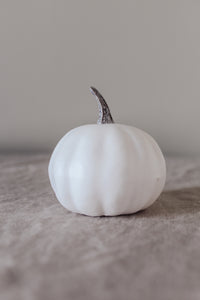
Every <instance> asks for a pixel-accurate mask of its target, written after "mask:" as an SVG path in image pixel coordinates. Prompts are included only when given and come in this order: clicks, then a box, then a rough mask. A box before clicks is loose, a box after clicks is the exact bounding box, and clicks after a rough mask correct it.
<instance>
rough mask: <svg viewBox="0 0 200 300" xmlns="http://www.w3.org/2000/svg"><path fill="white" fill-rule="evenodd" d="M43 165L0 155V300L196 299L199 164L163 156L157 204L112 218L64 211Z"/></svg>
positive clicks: (36, 158) (41, 158)
mask: <svg viewBox="0 0 200 300" xmlns="http://www.w3.org/2000/svg"><path fill="white" fill-rule="evenodd" d="M48 160H49V154H26V155H24V154H7V155H3V154H2V155H0V223H1V224H0V299H2V300H11V299H13V300H34V299H37V300H46V299H48V300H55V299H58V300H62V299H65V300H71V299H75V300H90V299H92V300H93V299H95V300H107V299H108V300H111V299H113V300H118V299H123V300H126V299H134V300H145V299H148V300H157V299H158V300H171V299H176V300H179V299H180V300H197V299H198V300H199V299H200V159H194V158H193V159H192V158H190V159H189V158H187V159H186V158H178V157H177V158H175V157H171V158H170V157H168V158H167V159H166V161H167V182H166V186H165V190H164V192H163V193H162V194H161V196H160V197H159V199H158V200H157V201H156V202H155V203H154V204H153V205H152V206H151V207H150V208H148V209H146V210H145V211H142V212H139V213H137V214H132V215H126V216H118V217H86V216H83V215H79V214H75V213H71V212H68V211H67V210H66V209H64V208H63V207H62V206H61V205H60V204H59V203H58V201H57V200H56V198H55V196H54V194H53V192H52V190H51V187H50V184H49V179H48V174H47V166H48Z"/></svg>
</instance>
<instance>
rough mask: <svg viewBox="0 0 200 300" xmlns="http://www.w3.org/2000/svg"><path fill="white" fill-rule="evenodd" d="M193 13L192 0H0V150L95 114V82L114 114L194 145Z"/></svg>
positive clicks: (49, 137) (181, 144) (198, 49)
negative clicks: (92, 91)
mask: <svg viewBox="0 0 200 300" xmlns="http://www.w3.org/2000/svg"><path fill="white" fill-rule="evenodd" d="M199 16H200V1H198V0H187V1H186V0H185V1H184V0H180V1H179V0H167V1H166V0H165V1H162V0H151V1H149V0H143V1H141V0H137V1H136V0H135V1H134V0H130V1H127V0H124V1H122V0H121V1H117V0H113V1H111V0H101V1H95V0H84V1H74V0H71V1H70V0H67V1H64V0H54V1H51V0H34V1H30V0H17V1H16V0H0V150H4V151H6V150H11V151H12V150H15V149H17V150H31V149H33V150H37V149H44V150H45V149H52V148H53V147H54V145H55V143H56V142H57V141H58V140H59V139H60V137H61V136H62V135H63V134H65V133H66V132H67V131H68V130H69V129H71V128H73V127H75V126H79V125H82V124H85V123H93V122H95V121H96V114H97V111H96V103H95V101H94V98H93V97H92V96H91V95H90V93H89V89H88V88H89V86H90V85H94V86H96V87H97V88H98V89H99V90H100V91H101V92H102V93H103V95H104V96H105V98H106V99H107V101H108V102H109V104H110V107H111V110H112V114H113V117H114V119H115V121H116V122H119V123H127V124H130V125H134V126H136V127H140V128H142V129H144V130H146V131H147V132H149V133H150V134H151V135H153V136H154V138H155V139H156V140H157V141H158V143H159V144H160V146H161V148H162V150H163V151H164V152H165V153H170V154H171V153H173V154H174V153H176V154H190V155H195V154H199V153H200V137H199V127H200V118H199V111H200V85H199V83H200V17H199Z"/></svg>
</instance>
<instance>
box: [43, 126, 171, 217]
mask: <svg viewBox="0 0 200 300" xmlns="http://www.w3.org/2000/svg"><path fill="white" fill-rule="evenodd" d="M49 177H50V182H51V185H52V188H53V190H54V192H55V194H56V196H57V198H58V200H59V201H60V203H61V204H62V205H63V206H64V207H66V208H67V209H69V210H71V211H73V212H77V213H82V214H86V215H90V216H101V215H111V216H113V215H120V214H129V213H134V212H137V211H139V210H141V209H144V208H146V207H148V206H150V205H151V204H152V203H153V202H154V201H155V200H156V199H157V197H158V196H159V195H160V193H161V191H162V189H163V187H164V184H165V179H166V166H165V160H164V157H163V155H162V153H161V151H160V148H159V146H158V145H157V143H156V142H155V141H154V140H153V138H152V137H151V136H149V135H148V134H147V133H145V132H143V131H142V130H140V129H137V128H134V127H131V126H125V125H121V124H106V125H105V124H104V125H85V126H81V127H78V128H75V129H73V130H72V131H70V132H69V133H68V134H66V135H65V136H64V137H63V138H62V139H61V141H60V142H59V143H58V144H57V146H56V148H55V150H54V152H53V154H52V157H51V160H50V164H49Z"/></svg>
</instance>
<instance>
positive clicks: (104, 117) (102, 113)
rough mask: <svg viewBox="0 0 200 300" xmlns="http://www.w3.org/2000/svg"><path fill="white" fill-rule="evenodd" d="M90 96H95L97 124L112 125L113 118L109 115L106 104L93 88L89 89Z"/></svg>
mask: <svg viewBox="0 0 200 300" xmlns="http://www.w3.org/2000/svg"><path fill="white" fill-rule="evenodd" d="M90 91H91V93H92V95H94V96H96V99H97V102H98V107H99V118H98V121H97V124H109V123H114V121H113V118H112V116H111V113H110V109H109V107H108V104H107V103H106V101H105V99H104V98H103V96H102V95H101V94H100V93H99V91H97V89H95V88H94V87H91V88H90Z"/></svg>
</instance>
